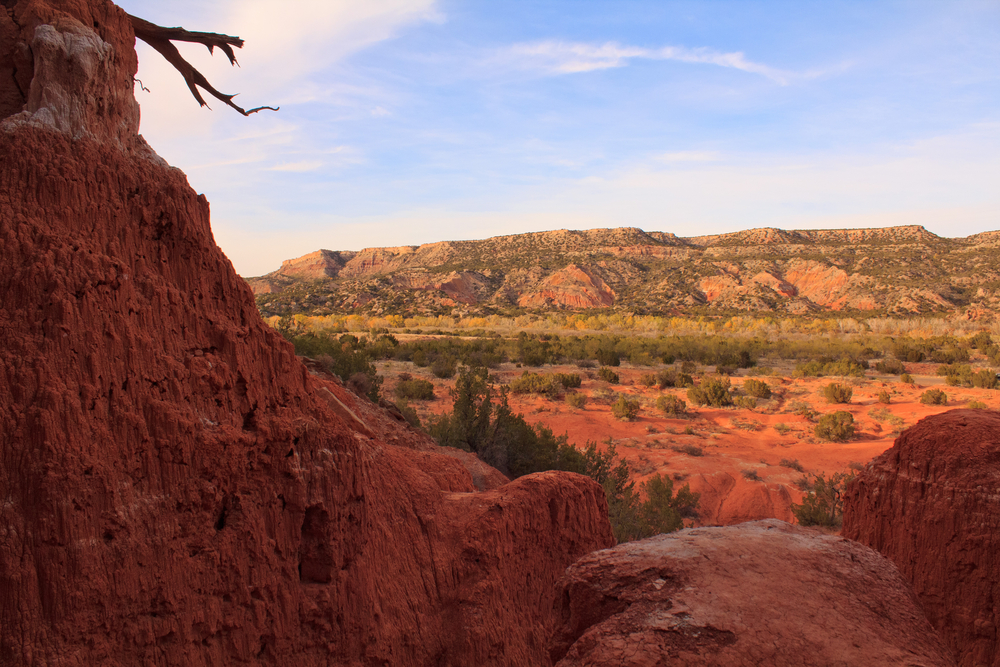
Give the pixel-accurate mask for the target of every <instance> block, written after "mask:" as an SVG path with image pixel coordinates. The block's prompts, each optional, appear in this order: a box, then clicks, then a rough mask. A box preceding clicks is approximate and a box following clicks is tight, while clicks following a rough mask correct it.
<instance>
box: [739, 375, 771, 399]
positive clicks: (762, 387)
mask: <svg viewBox="0 0 1000 667" xmlns="http://www.w3.org/2000/svg"><path fill="white" fill-rule="evenodd" d="M743 391H745V392H746V394H747V396H753V397H755V398H771V385H769V384H768V383H766V382H764V381H763V380H754V379H752V378H748V379H746V380H744V381H743Z"/></svg>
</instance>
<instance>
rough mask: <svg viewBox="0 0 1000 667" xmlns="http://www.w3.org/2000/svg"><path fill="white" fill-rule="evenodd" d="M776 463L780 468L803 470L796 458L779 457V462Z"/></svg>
mask: <svg viewBox="0 0 1000 667" xmlns="http://www.w3.org/2000/svg"><path fill="white" fill-rule="evenodd" d="M778 465H779V466H781V467H782V468H791V469H792V470H794V471H796V472H805V470H804V469H803V468H802V464H801V463H799V460H798V459H794V460H793V459H781V462H780V463H778Z"/></svg>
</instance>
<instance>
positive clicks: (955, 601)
mask: <svg viewBox="0 0 1000 667" xmlns="http://www.w3.org/2000/svg"><path fill="white" fill-rule="evenodd" d="M843 533H844V535H845V536H846V537H849V538H851V539H854V540H857V541H859V542H862V543H863V544H867V545H869V546H870V547H872V548H874V549H876V550H878V551H880V552H882V553H883V554H885V555H886V556H888V557H889V558H890V559H891V560H892V561H894V562H895V563H896V565H897V566H898V567H899V569H900V572H901V573H902V574H903V576H904V577H905V578H906V579H907V580H909V582H910V583H911V584H912V586H913V590H914V592H915V593H916V594H917V598H918V599H919V600H920V604H921V606H923V608H924V611H925V612H926V613H927V617H928V618H929V619H930V621H931V623H932V624H933V625H934V627H936V628H937V629H938V631H939V632H940V633H941V635H942V636H943V637H944V639H945V640H946V641H947V643H948V644H949V646H951V648H952V650H954V651H955V653H956V655H957V656H958V662H959V664H960V665H962V666H963V667H974V666H975V667H1000V634H998V633H1000V414H997V413H996V412H992V411H986V410H953V411H951V412H946V413H944V414H940V415H936V416H933V417H927V418H926V419H922V420H921V421H919V422H918V423H917V424H916V425H915V426H913V427H912V428H910V429H908V430H906V431H905V432H903V434H902V435H900V436H899V438H897V439H896V444H895V445H893V447H892V449H890V450H888V451H886V452H885V453H884V454H882V456H880V457H878V458H877V459H875V460H874V461H872V463H871V464H870V465H869V466H868V468H867V469H865V470H864V471H862V472H861V473H860V474H859V475H858V479H857V481H856V482H855V483H854V484H853V485H851V486H850V487H849V488H848V492H847V494H846V497H845V501H844V530H843Z"/></svg>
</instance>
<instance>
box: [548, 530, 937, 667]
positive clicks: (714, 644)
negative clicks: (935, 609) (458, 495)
mask: <svg viewBox="0 0 1000 667" xmlns="http://www.w3.org/2000/svg"><path fill="white" fill-rule="evenodd" d="M559 599H560V600H561V602H560V603H558V604H560V605H561V609H560V610H559V614H561V623H562V625H561V627H558V628H557V629H556V633H555V635H554V640H553V644H552V652H551V655H552V661H553V662H554V663H556V664H557V665H558V667H571V666H576V665H581V666H582V665H588V666H590V667H593V666H597V665H615V666H616V667H645V666H647V665H648V666H653V665H717V666H726V665H740V666H744V665H746V666H749V665H775V666H779V665H844V666H848V665H907V666H909V667H916V666H921V667H929V666H931V665H954V664H955V662H954V660H953V658H952V656H951V654H950V652H949V650H948V649H947V648H946V647H945V646H944V644H943V642H942V641H941V639H940V638H939V637H938V635H937V634H936V633H935V632H934V630H933V629H932V628H931V626H930V624H929V622H928V621H927V619H926V617H925V616H924V614H923V612H922V611H921V610H920V607H919V606H918V605H917V602H916V599H915V598H914V595H913V593H912V592H911V591H910V589H909V587H908V586H907V585H906V583H905V582H904V581H903V579H902V578H901V577H900V575H899V572H898V571H897V570H896V567H895V566H894V565H893V564H892V563H891V562H890V561H889V560H887V559H886V558H884V557H882V556H881V555H879V554H878V553H877V552H875V551H873V550H871V549H869V548H867V547H865V546H863V545H861V544H858V543H857V542H852V541H850V540H846V539H843V538H841V537H838V536H833V535H827V534H825V533H823V532H820V531H817V530H813V529H807V528H800V527H796V526H791V525H789V524H787V523H784V522H782V521H778V520H775V519H769V520H765V521H754V522H750V523H744V524H740V525H737V526H729V527H724V528H697V529H689V530H683V531H680V532H677V533H674V534H671V535H660V536H657V537H653V538H650V539H647V540H642V541H640V542H632V543H628V544H623V545H619V546H617V547H614V548H612V549H605V550H603V551H597V552H594V553H592V554H589V555H587V556H584V557H583V558H581V559H580V560H579V561H577V562H576V563H575V564H573V565H572V566H570V568H569V569H568V570H567V571H566V575H565V576H564V578H563V580H562V595H561V596H560V598H559Z"/></svg>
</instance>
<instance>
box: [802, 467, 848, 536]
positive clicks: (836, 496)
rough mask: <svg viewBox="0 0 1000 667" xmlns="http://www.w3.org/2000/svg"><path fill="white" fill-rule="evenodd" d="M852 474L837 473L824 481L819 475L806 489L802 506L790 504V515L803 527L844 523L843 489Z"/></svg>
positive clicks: (833, 526)
mask: <svg viewBox="0 0 1000 667" xmlns="http://www.w3.org/2000/svg"><path fill="white" fill-rule="evenodd" d="M852 479H854V475H853V474H848V473H842V472H838V473H835V474H834V475H832V476H831V477H830V479H826V478H825V477H824V476H823V475H819V476H818V477H817V478H816V479H815V480H814V481H813V483H812V485H811V487H807V489H808V490H807V491H806V495H805V497H804V498H803V499H802V504H800V505H796V504H795V503H792V514H794V515H795V518H796V519H797V520H798V522H799V523H800V524H801V525H803V526H827V527H831V528H836V527H839V526H840V525H841V524H842V523H843V521H844V500H843V494H844V487H845V486H846V485H847V483H848V482H850V481H851V480H852Z"/></svg>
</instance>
